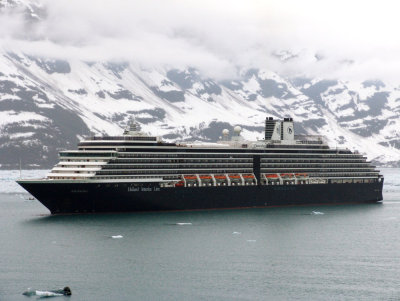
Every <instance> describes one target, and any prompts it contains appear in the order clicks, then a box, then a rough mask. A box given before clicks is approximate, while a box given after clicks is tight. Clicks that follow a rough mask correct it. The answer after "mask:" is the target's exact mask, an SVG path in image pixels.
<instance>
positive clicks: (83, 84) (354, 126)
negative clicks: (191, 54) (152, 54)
mask: <svg viewBox="0 0 400 301" xmlns="http://www.w3.org/2000/svg"><path fill="white" fill-rule="evenodd" d="M7 3H8V5H11V4H10V3H14V5H15V3H16V2H11V1H1V2H0V8H3V9H5V7H6V4H7ZM28 4H29V5H28ZM28 4H26V3H25V6H24V7H25V8H24V10H23V12H22V13H24V14H26V16H27V19H28V20H29V22H32V23H33V24H34V23H35V22H37V20H40V18H41V17H43V16H45V15H46V13H45V10H44V9H43V8H41V7H40V6H37V7H34V6H33V5H32V4H31V3H29V2H28ZM19 12H20V10H19ZM227 78H229V76H227ZM399 115H400V86H391V85H388V84H386V83H384V82H381V81H368V80H366V81H363V82H347V81H346V82H345V81H341V80H327V79H322V78H289V77H284V76H281V75H279V74H277V73H275V72H272V71H270V70H259V69H249V70H242V71H241V76H240V77H239V78H237V79H234V80H217V79H213V78H207V77H204V76H202V75H201V74H200V72H199V71H198V70H196V69H194V68H186V69H174V68H152V69H149V68H146V69H144V68H142V67H140V66H138V65H137V64H135V63H133V62H107V61H90V62H89V61H80V60H69V61H67V60H60V59H52V58H48V57H39V56H33V55H28V54H26V53H23V52H16V51H5V50H2V49H0V164H1V168H17V167H18V166H19V160H20V159H21V161H22V164H23V167H25V168H29V167H32V168H33V167H46V168H48V167H50V166H52V165H53V164H54V163H55V162H56V161H57V153H58V151H59V150H61V149H66V148H72V149H73V148H75V146H76V143H77V142H78V140H79V139H81V138H82V137H84V136H88V135H93V134H108V135H114V134H120V133H121V132H122V128H123V127H124V126H125V124H126V122H127V121H128V119H129V118H130V117H132V116H133V117H135V118H136V120H137V121H138V122H139V123H140V124H141V125H142V129H143V130H144V131H145V132H149V133H151V134H153V135H159V136H162V137H163V138H164V139H165V140H170V141H175V140H179V141H182V140H201V141H216V140H218V137H219V136H220V135H221V131H222V129H224V128H228V129H232V128H233V126H234V125H240V126H241V127H242V128H243V129H244V130H243V136H244V137H245V138H248V139H256V138H262V137H263V127H264V120H265V117H266V116H274V117H276V118H283V117H293V118H294V120H295V122H296V128H295V130H296V132H297V134H306V133H308V134H320V135H325V136H327V138H328V141H329V143H330V144H331V146H333V147H335V146H338V147H348V148H350V149H354V150H355V149H357V150H359V151H360V152H364V153H366V154H367V155H368V157H369V159H370V160H374V161H376V162H377V163H379V164H386V165H398V164H399V163H398V162H400V150H399V148H400V137H399V133H400V132H399V130H398V129H399V123H400V119H399Z"/></svg>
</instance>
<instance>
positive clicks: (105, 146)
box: [17, 117, 384, 214]
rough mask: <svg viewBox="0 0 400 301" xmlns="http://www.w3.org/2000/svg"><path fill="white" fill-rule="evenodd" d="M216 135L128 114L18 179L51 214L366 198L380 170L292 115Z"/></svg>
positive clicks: (371, 198) (374, 194)
mask: <svg viewBox="0 0 400 301" xmlns="http://www.w3.org/2000/svg"><path fill="white" fill-rule="evenodd" d="M221 134H222V135H221V139H220V141H219V142H217V143H167V142H164V141H162V140H161V139H160V138H158V137H156V136H149V135H146V134H144V133H143V132H142V131H141V130H140V127H139V125H138V124H137V123H136V122H134V121H131V122H130V123H129V124H128V126H127V128H126V129H125V130H124V132H123V134H122V135H121V136H102V137H100V136H94V137H90V138H87V139H85V140H83V141H81V142H80V143H79V144H78V149H77V150H67V151H61V152H60V153H59V157H60V160H59V163H58V164H56V165H55V166H54V168H53V169H52V170H51V171H50V172H49V173H48V175H47V176H46V177H45V178H43V179H21V180H18V181H17V182H18V183H19V184H20V185H21V186H22V187H23V188H25V189H26V190H27V191H28V192H29V193H31V194H32V195H33V196H34V197H35V198H36V199H37V200H39V201H40V202H41V203H42V204H43V205H44V206H46V207H47V208H48V209H49V210H50V212H51V213H52V214H63V213H94V212H129V211H132V212H134V211H164V210H165V211H166V210H207V209H228V208H253V207H268V206H284V205H307V204H346V203H347V204H348V203H374V202H379V201H381V200H382V187H383V181H384V179H383V176H382V175H381V174H380V173H379V170H377V169H376V167H375V166H373V165H372V164H371V162H369V161H367V158H366V157H365V156H363V155H362V154H359V153H358V152H352V151H350V150H348V149H341V148H330V147H329V146H328V144H327V143H326V142H325V139H324V137H322V136H297V135H295V133H294V124H293V119H292V118H284V119H283V120H277V119H274V118H272V117H267V118H266V120H265V137H264V139H262V140H257V141H247V140H245V139H243V138H242V136H241V128H240V127H239V126H236V127H235V128H234V130H233V133H231V134H230V133H229V130H227V129H225V130H223V132H222V133H221Z"/></svg>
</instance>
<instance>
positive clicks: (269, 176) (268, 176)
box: [265, 174, 278, 179]
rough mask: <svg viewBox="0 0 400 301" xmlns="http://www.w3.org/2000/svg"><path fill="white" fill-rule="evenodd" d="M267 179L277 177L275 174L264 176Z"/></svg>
mask: <svg viewBox="0 0 400 301" xmlns="http://www.w3.org/2000/svg"><path fill="white" fill-rule="evenodd" d="M265 176H266V177H267V178H268V179H277V178H278V175H277V174H269V175H265Z"/></svg>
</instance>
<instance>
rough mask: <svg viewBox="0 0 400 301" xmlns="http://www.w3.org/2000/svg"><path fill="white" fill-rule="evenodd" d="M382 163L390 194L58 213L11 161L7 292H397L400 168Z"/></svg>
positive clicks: (1, 233)
mask: <svg viewBox="0 0 400 301" xmlns="http://www.w3.org/2000/svg"><path fill="white" fill-rule="evenodd" d="M39 173H40V172H39ZM383 173H384V174H385V177H386V179H385V186H384V187H385V188H384V189H385V190H384V198H385V199H384V202H383V204H373V205H348V206H343V205H341V206H302V207H286V208H270V209H254V210H253V209H250V210H228V211H202V212H174V213H140V214H103V215H80V216H73V215H69V216H49V212H48V211H47V210H46V209H45V208H44V207H43V206H41V205H40V204H39V203H38V202H37V201H32V200H28V195H27V194H23V193H21V192H20V191H19V190H18V188H15V187H14V186H13V183H12V181H13V179H14V178H15V177H17V175H16V173H15V172H11V173H10V172H8V173H7V172H2V173H0V175H1V177H2V181H1V185H2V186H1V187H2V188H3V191H6V192H7V193H1V194H0V244H1V245H0V300H30V299H35V298H36V297H25V296H22V295H21V293H22V292H23V291H24V290H26V289H27V288H28V287H31V288H37V289H42V290H45V289H54V288H59V287H63V286H65V285H68V286H70V287H71V289H72V297H70V298H68V297H58V299H60V300H61V299H68V300H400V239H399V238H400V237H399V230H400V169H384V170H383ZM313 211H314V212H317V211H318V212H321V213H324V214H312V212H313ZM117 235H120V236H122V237H120V238H112V236H117Z"/></svg>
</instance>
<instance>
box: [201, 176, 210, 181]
mask: <svg viewBox="0 0 400 301" xmlns="http://www.w3.org/2000/svg"><path fill="white" fill-rule="evenodd" d="M200 179H202V180H211V179H212V177H211V176H200Z"/></svg>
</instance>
